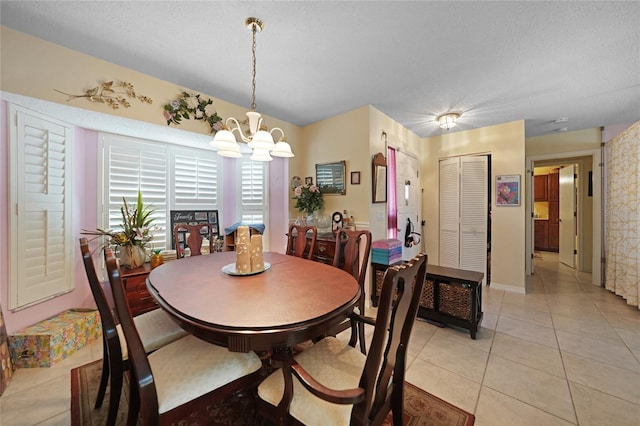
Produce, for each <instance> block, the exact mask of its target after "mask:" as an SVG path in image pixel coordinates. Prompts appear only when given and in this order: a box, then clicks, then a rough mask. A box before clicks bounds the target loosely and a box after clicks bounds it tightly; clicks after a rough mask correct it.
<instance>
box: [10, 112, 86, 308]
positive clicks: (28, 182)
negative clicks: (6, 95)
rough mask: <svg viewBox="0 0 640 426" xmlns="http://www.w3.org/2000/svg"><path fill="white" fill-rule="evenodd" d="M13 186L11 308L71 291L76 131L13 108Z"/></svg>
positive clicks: (48, 119) (45, 118)
mask: <svg viewBox="0 0 640 426" xmlns="http://www.w3.org/2000/svg"><path fill="white" fill-rule="evenodd" d="M10 116H11V119H12V120H15V121H13V123H15V126H10V127H11V135H10V139H11V164H12V166H11V167H12V170H13V172H12V184H11V187H12V188H13V189H12V191H11V192H12V193H11V197H10V200H11V206H15V210H14V211H13V212H12V213H13V214H11V215H9V216H10V229H11V244H10V250H9V253H11V256H10V264H11V276H10V286H9V308H10V309H14V308H19V307H22V306H27V305H29V304H32V303H35V302H37V301H40V300H45V299H47V298H50V297H53V296H55V295H58V294H62V293H65V292H67V291H70V290H72V289H73V285H74V284H73V253H74V252H73V238H72V235H71V232H72V218H71V211H72V209H71V205H70V200H71V198H72V197H71V195H70V194H71V193H72V191H71V189H72V188H71V182H72V179H71V174H70V169H71V166H70V165H71V152H72V148H71V145H72V135H73V129H72V127H71V126H68V125H66V124H65V123H61V122H58V121H55V120H53V119H50V118H48V117H45V116H42V115H39V114H36V113H32V112H30V111H27V110H22V109H21V108H18V107H14V106H11V108H10Z"/></svg>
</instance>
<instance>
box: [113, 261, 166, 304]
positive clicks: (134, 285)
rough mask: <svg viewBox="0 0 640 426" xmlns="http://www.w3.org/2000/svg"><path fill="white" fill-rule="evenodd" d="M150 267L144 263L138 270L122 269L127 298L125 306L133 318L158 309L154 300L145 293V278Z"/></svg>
mask: <svg viewBox="0 0 640 426" xmlns="http://www.w3.org/2000/svg"><path fill="white" fill-rule="evenodd" d="M150 272H151V265H149V264H148V263H145V264H144V265H142V266H140V267H139V268H133V269H129V268H122V283H123V285H124V289H125V294H126V296H127V304H128V305H129V310H130V311H131V314H132V315H133V316H136V315H140V314H144V313H145V312H149V311H152V310H154V309H156V308H158V304H157V303H156V301H155V299H154V298H153V297H151V295H150V294H149V292H148V291H147V277H148V276H149V273H150Z"/></svg>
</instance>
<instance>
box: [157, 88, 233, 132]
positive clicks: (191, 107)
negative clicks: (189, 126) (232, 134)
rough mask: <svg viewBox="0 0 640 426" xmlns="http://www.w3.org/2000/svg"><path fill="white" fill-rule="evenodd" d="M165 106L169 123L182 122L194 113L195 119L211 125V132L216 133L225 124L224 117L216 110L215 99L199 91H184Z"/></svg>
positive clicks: (164, 112)
mask: <svg viewBox="0 0 640 426" xmlns="http://www.w3.org/2000/svg"><path fill="white" fill-rule="evenodd" d="M163 108H164V111H163V114H164V118H165V119H166V120H167V125H170V124H172V123H173V124H180V122H181V121H182V119H183V118H184V119H186V120H189V119H190V118H191V116H192V115H193V118H194V119H195V120H203V121H206V122H207V123H208V124H209V127H211V133H214V134H215V133H216V132H217V131H218V130H220V129H222V126H223V123H222V117H220V116H219V115H218V113H217V112H216V108H215V107H214V106H213V101H212V100H211V99H209V98H205V97H204V96H202V95H200V94H199V93H196V94H192V93H187V92H182V96H181V97H180V98H179V99H176V100H175V101H171V102H169V103H168V104H166V105H165V106H164V107H163Z"/></svg>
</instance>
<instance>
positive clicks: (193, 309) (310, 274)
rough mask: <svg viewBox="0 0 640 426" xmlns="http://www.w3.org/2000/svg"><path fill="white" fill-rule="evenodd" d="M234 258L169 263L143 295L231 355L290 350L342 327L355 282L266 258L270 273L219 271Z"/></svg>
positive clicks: (334, 271)
mask: <svg viewBox="0 0 640 426" xmlns="http://www.w3.org/2000/svg"><path fill="white" fill-rule="evenodd" d="M235 257H236V254H235V252H225V253H215V254H211V255H203V256H193V257H189V258H184V259H179V260H174V261H171V262H168V263H166V264H164V265H161V266H159V267H157V268H156V269H154V270H153V271H151V273H150V274H149V277H148V279H147V289H148V290H149V293H150V294H151V296H152V297H153V298H155V299H156V300H157V301H158V304H159V305H160V306H161V307H162V309H164V310H165V311H167V312H168V313H169V314H170V315H171V316H172V317H173V318H174V319H175V320H176V321H177V322H178V323H179V324H180V325H181V326H182V327H183V328H184V329H185V330H187V331H189V332H190V333H192V334H194V335H195V336H198V337H199V338H201V339H203V340H206V341H208V342H211V343H215V344H218V345H221V346H226V347H228V348H229V350H230V351H234V352H249V351H252V350H253V351H264V350H269V349H275V348H282V347H291V346H293V345H295V344H297V343H300V342H303V341H305V340H309V339H312V338H314V337H318V336H321V335H323V334H325V333H327V332H328V331H330V330H331V329H332V327H334V326H336V325H337V324H339V323H341V322H343V321H344V320H345V319H346V318H347V316H348V315H349V313H350V312H351V311H352V310H353V307H354V306H355V304H356V303H357V301H358V299H359V297H360V286H359V285H358V283H357V282H356V280H355V278H353V276H351V275H350V274H348V273H346V272H345V271H343V270H341V269H338V268H335V267H333V266H329V265H325V264H322V263H318V262H313V261H311V260H306V259H300V258H298V257H294V256H287V255H283V254H277V253H265V254H264V257H265V262H268V263H270V264H271V268H270V269H268V270H266V271H265V272H262V273H259V274H256V275H250V276H232V275H229V274H227V273H225V272H222V268H223V267H224V266H225V265H228V264H231V263H235Z"/></svg>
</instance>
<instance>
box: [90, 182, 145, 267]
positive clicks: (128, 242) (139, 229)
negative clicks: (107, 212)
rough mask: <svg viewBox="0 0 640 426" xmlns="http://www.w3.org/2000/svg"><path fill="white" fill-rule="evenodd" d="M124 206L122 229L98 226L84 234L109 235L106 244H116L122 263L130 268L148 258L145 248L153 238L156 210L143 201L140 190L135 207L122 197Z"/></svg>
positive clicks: (122, 209)
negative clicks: (116, 229) (154, 213)
mask: <svg viewBox="0 0 640 426" xmlns="http://www.w3.org/2000/svg"><path fill="white" fill-rule="evenodd" d="M122 203H123V206H122V207H120V212H121V214H122V224H120V227H121V230H118V231H111V230H105V229H100V228H97V229H96V230H95V231H85V230H83V231H84V232H82V234H85V235H96V236H99V237H100V236H102V237H107V241H105V242H104V246H116V247H117V248H118V249H119V250H118V253H119V258H120V265H121V266H126V267H129V268H137V267H139V266H142V265H143V264H144V262H145V260H146V252H145V248H146V247H147V246H148V245H149V244H150V243H151V240H152V239H153V232H154V231H155V228H156V227H152V223H153V217H152V213H153V212H154V210H153V209H152V208H150V207H149V206H145V205H144V203H143V202H142V193H141V192H140V191H138V200H137V203H136V206H135V208H133V209H132V208H130V206H129V205H128V204H127V200H126V199H125V198H124V197H122Z"/></svg>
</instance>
